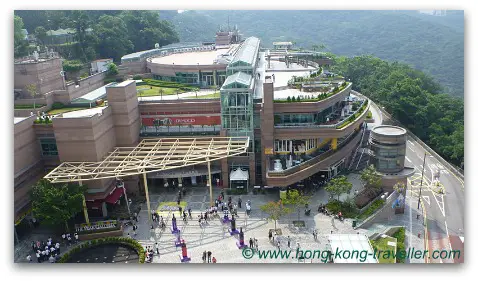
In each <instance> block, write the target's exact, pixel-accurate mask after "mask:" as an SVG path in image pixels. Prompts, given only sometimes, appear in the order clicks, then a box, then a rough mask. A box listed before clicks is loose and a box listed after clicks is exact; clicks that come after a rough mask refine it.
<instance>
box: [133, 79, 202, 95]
mask: <svg viewBox="0 0 478 281" xmlns="http://www.w3.org/2000/svg"><path fill="white" fill-rule="evenodd" d="M138 85H139V84H138ZM141 85H149V86H155V87H162V88H177V89H180V90H183V91H186V92H194V91H198V90H199V88H197V87H192V86H189V85H186V84H181V83H177V82H170V81H162V80H155V79H143V83H141Z"/></svg>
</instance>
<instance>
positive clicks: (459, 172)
mask: <svg viewBox="0 0 478 281" xmlns="http://www.w3.org/2000/svg"><path fill="white" fill-rule="evenodd" d="M352 92H354V95H357V96H360V97H365V96H364V95H362V94H361V93H359V92H357V91H352ZM370 102H371V103H372V104H374V105H375V106H376V107H377V108H378V109H379V110H380V111H381V112H382V114H383V115H385V117H387V118H388V119H389V120H390V122H391V123H392V124H393V125H397V126H400V127H403V128H406V126H404V125H403V124H402V123H400V122H399V121H397V120H396V119H395V118H393V117H392V115H391V114H390V113H388V112H387V111H385V110H384V109H383V108H381V107H379V106H378V105H377V104H376V103H374V102H373V101H372V100H370ZM407 134H408V135H409V136H410V137H411V138H412V139H413V140H415V141H416V142H417V143H418V144H419V145H421V146H422V147H423V148H424V149H425V150H426V151H427V152H428V153H430V154H431V155H433V157H435V158H436V159H438V161H439V162H440V163H441V164H442V165H444V166H446V167H447V168H448V169H449V170H451V171H453V172H454V173H455V175H456V176H459V177H460V178H461V180H464V179H465V171H464V170H463V169H461V168H458V167H456V166H455V165H453V164H451V163H449V162H448V161H446V160H445V159H443V157H441V156H440V155H439V154H438V153H436V152H435V151H434V150H433V149H431V148H430V147H429V146H428V145H427V144H426V143H424V142H423V141H422V140H421V139H420V138H419V137H417V136H416V135H415V134H413V133H412V132H410V130H408V129H407Z"/></svg>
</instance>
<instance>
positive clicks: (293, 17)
mask: <svg viewBox="0 0 478 281" xmlns="http://www.w3.org/2000/svg"><path fill="white" fill-rule="evenodd" d="M228 19H229V22H230V27H231V28H232V27H233V26H234V25H238V27H239V29H240V30H241V33H243V34H244V36H245V37H246V36H256V37H258V38H260V39H261V42H262V44H263V45H264V46H266V47H267V46H268V47H272V42H275V41H292V42H295V43H296V44H297V46H298V47H302V48H306V49H312V48H313V47H314V45H315V48H316V49H317V50H320V49H323V50H324V51H331V52H334V53H336V54H340V55H344V56H356V55H361V54H373V55H375V56H377V57H379V58H381V59H385V60H390V61H399V62H404V63H408V64H410V65H412V66H414V67H415V68H417V69H420V70H422V71H424V72H425V73H427V74H431V75H433V76H434V77H436V78H437V80H438V81H440V83H441V84H442V85H443V86H445V87H447V88H448V92H449V93H451V94H453V95H456V96H463V93H464V28H463V26H464V13H463V11H447V16H446V17H433V16H428V15H422V14H420V13H418V12H417V11H251V10H236V11H219V10H218V11H186V12H184V13H181V14H177V15H176V16H175V18H174V19H173V23H174V24H175V25H176V27H177V30H178V31H179V36H180V38H181V41H198V40H199V41H211V40H213V38H214V35H215V32H216V31H217V30H218V28H219V26H220V25H222V26H223V28H225V29H227V23H228ZM320 45H325V47H326V48H325V49H324V48H322V47H320Z"/></svg>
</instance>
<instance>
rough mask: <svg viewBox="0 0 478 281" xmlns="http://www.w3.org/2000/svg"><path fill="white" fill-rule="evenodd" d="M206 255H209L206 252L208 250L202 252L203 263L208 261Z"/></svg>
mask: <svg viewBox="0 0 478 281" xmlns="http://www.w3.org/2000/svg"><path fill="white" fill-rule="evenodd" d="M206 256H207V253H206V251H204V252H203V253H202V262H203V263H205V262H206Z"/></svg>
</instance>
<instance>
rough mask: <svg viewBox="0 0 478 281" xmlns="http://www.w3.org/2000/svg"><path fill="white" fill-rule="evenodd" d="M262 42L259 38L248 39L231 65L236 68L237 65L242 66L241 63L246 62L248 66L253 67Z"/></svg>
mask: <svg viewBox="0 0 478 281" xmlns="http://www.w3.org/2000/svg"><path fill="white" fill-rule="evenodd" d="M260 42H261V41H260V40H259V38H257V37H249V38H247V39H246V40H245V41H244V43H242V45H241V46H240V47H239V50H238V51H237V53H236V55H235V56H234V58H233V59H232V61H231V63H230V64H229V65H230V66H234V65H236V64H241V63H240V62H244V63H246V64H247V65H250V66H253V65H254V64H255V61H256V59H257V54H258V52H259V44H260Z"/></svg>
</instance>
